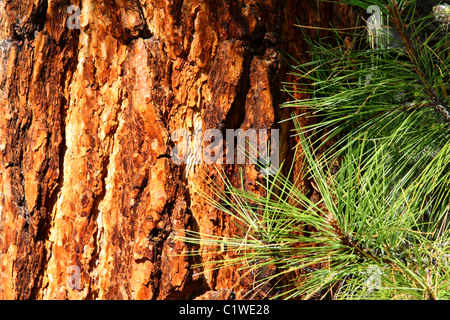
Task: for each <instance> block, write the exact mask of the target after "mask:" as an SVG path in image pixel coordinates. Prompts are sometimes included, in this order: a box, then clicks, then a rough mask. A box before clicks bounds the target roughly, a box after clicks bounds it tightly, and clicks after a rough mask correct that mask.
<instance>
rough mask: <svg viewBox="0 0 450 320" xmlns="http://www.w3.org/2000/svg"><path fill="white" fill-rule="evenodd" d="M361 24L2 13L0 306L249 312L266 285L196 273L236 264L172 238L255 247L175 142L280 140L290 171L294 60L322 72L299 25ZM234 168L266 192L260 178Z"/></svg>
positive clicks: (192, 13)
mask: <svg viewBox="0 0 450 320" xmlns="http://www.w3.org/2000/svg"><path fill="white" fill-rule="evenodd" d="M71 5H73V6H75V7H74V8H76V7H79V8H80V9H81V11H80V14H79V18H80V21H79V24H77V22H78V21H77V20H76V17H77V13H76V11H69V13H68V11H67V9H68V7H69V6H71ZM74 12H75V13H74ZM354 20H355V16H354V14H353V12H352V11H351V9H350V8H348V7H346V6H343V5H339V4H330V3H320V4H319V3H317V2H316V1H304V0H302V1H296V0H240V1H228V0H227V1H200V0H191V1H187V0H186V1H183V0H146V1H145V0H141V1H137V0H123V1H112V0H109V1H102V2H101V3H100V1H92V0H82V1H80V0H73V1H68V0H61V1H53V0H49V1H43V0H34V1H31V0H21V1H18V0H0V48H1V52H0V64H1V65H0V90H1V91H0V110H1V111H0V114H1V116H0V181H1V183H0V272H1V273H0V298H1V299H193V298H196V297H198V298H203V299H208V298H209V299H211V298H213V299H226V298H229V297H230V296H231V292H234V293H235V296H236V298H238V299H243V298H248V296H246V295H245V294H246V293H247V292H249V291H250V290H251V288H252V283H253V280H254V279H253V276H252V275H246V274H244V272H242V271H238V270H237V268H222V269H219V270H215V269H214V265H208V266H204V267H196V268H194V267H193V266H195V265H196V264H198V263H200V262H202V263H204V262H207V261H215V260H217V259H228V258H230V257H229V256H226V255H225V254H221V253H220V251H211V250H210V249H203V248H195V247H193V246H191V245H188V244H186V243H183V242H181V241H174V240H173V239H172V237H171V236H173V235H176V234H178V235H180V234H182V232H183V231H182V230H185V229H191V230H197V231H200V232H203V233H207V234H215V235H223V236H229V237H232V236H233V235H234V234H236V233H237V232H240V231H239V229H238V228H237V227H236V226H235V225H234V224H233V222H232V220H231V218H230V217H229V216H226V215H224V214H223V213H221V212H220V211H218V210H216V209H214V208H212V207H211V206H209V205H208V204H207V203H206V201H205V200H204V198H202V197H201V196H200V195H199V193H198V190H197V189H196V188H200V189H201V190H203V191H204V192H207V193H210V190H209V185H208V183H207V182H206V179H205V178H206V177H207V176H210V177H212V179H213V180H215V181H216V182H217V183H218V184H219V185H221V180H220V179H219V177H218V175H217V171H216V169H215V168H214V166H212V165H206V164H201V165H196V166H193V167H192V168H191V169H190V170H187V168H186V165H177V164H175V163H174V162H173V161H172V158H171V152H172V149H173V147H174V143H173V141H172V140H171V133H172V132H174V131H175V130H177V129H182V128H185V129H186V130H189V132H192V130H193V124H194V120H195V119H198V118H200V119H201V120H202V130H206V129H211V128H212V129H219V130H221V131H222V132H224V131H225V130H226V129H243V130H247V129H250V128H253V129H266V128H268V129H270V128H279V129H280V143H279V148H280V161H283V160H284V159H285V160H286V161H288V162H289V161H291V160H292V159H291V154H292V151H291V148H292V147H293V146H294V145H295V143H296V142H295V139H291V138H290V135H291V132H290V130H291V129H292V127H291V125H290V124H289V123H286V124H284V125H282V126H280V125H279V124H278V122H279V120H282V119H285V118H287V117H288V115H289V113H290V112H291V111H294V110H285V109H280V108H279V105H280V104H281V103H282V102H284V101H286V100H287V99H288V97H287V96H286V95H285V94H283V93H282V92H281V89H282V81H292V80H293V79H292V78H291V77H290V76H288V75H287V74H286V72H287V70H288V68H287V66H286V63H285V62H284V60H283V59H282V57H281V56H280V52H283V51H284V52H287V53H289V54H291V55H293V56H295V57H296V58H298V59H299V61H305V60H306V59H307V53H306V47H305V41H304V39H303V38H302V33H301V30H300V28H298V27H294V24H296V23H297V22H298V23H299V24H303V25H308V26H322V27H329V26H330V24H333V25H334V26H335V27H338V28H339V27H344V26H348V25H352V24H353V22H354ZM307 32H310V31H309V30H307ZM223 167H224V169H225V170H226V172H227V175H228V176H229V177H230V179H231V180H232V181H233V182H238V180H239V177H238V176H237V174H238V172H239V171H238V170H239V168H241V169H242V172H243V177H244V184H245V187H246V188H248V189H249V190H254V191H255V192H261V191H260V190H258V189H257V186H256V184H255V181H257V180H258V179H261V176H260V174H259V172H258V171H257V170H256V169H255V166H253V165H224V166H223ZM296 168H297V169H296V174H297V175H301V174H302V172H301V170H300V168H301V159H300V160H299V161H298V162H297V163H296ZM302 181H303V180H302ZM302 183H305V186H307V185H306V183H307V182H306V181H303V182H302ZM194 249H201V252H202V253H201V255H200V256H199V257H193V256H190V255H188V253H189V252H190V251H191V250H194ZM269 272H270V271H269ZM264 294H265V292H264V290H263V291H262V292H260V293H259V295H257V296H255V297H254V298H262V297H264Z"/></svg>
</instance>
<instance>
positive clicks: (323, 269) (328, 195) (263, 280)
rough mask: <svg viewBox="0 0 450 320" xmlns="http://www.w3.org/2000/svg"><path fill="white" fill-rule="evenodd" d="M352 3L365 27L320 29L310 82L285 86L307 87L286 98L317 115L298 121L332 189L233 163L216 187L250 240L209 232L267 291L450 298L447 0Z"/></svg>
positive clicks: (305, 74) (306, 78) (307, 70)
mask: <svg viewBox="0 0 450 320" xmlns="http://www.w3.org/2000/svg"><path fill="white" fill-rule="evenodd" d="M346 2H348V3H349V4H351V5H355V6H360V7H361V8H362V9H364V10H368V13H369V14H371V17H369V18H370V20H368V24H367V28H358V27H355V29H354V30H353V32H352V34H351V39H352V41H351V42H349V41H348V39H349V37H346V34H344V33H343V32H342V30H335V31H334V33H333V39H332V41H330V40H329V39H323V38H315V39H313V38H308V41H309V42H308V43H309V47H310V53H311V61H310V62H308V63H303V64H295V65H292V70H293V73H294V74H295V75H296V76H297V80H298V83H296V84H295V85H294V84H292V83H286V84H285V89H286V91H287V92H288V93H291V94H292V93H294V92H297V93H298V92H300V93H301V94H302V96H306V97H307V98H302V99H295V98H294V95H292V97H293V99H292V101H290V102H286V103H285V104H284V107H289V108H299V107H301V108H306V110H307V114H306V115H307V116H308V117H314V118H315V120H316V121H315V124H313V125H308V126H306V127H304V126H303V127H302V126H301V125H300V121H299V117H300V116H305V115H304V114H302V115H300V116H299V115H294V114H293V116H292V118H291V119H290V120H292V121H294V123H295V124H296V129H297V130H296V134H297V135H298V136H299V138H300V139H299V140H300V143H299V145H298V146H297V148H296V154H297V155H300V154H302V155H303V156H305V157H306V159H307V163H308V168H307V170H308V171H307V172H308V175H309V179H310V180H311V181H312V184H313V185H314V186H315V188H316V189H317V191H318V192H319V194H320V198H321V200H320V201H318V202H317V201H313V200H311V198H310V197H308V196H307V195H308V192H307V190H300V189H299V188H298V187H297V185H298V184H297V183H296V181H291V179H290V175H289V174H288V175H286V176H284V175H282V173H281V172H282V169H281V168H280V170H279V171H278V172H277V173H275V174H274V175H272V176H270V177H268V178H267V179H266V181H265V185H264V186H263V187H264V188H265V191H266V194H265V196H264V197H262V196H259V195H256V194H253V193H251V192H249V191H246V190H245V189H244V186H243V185H242V186H241V187H240V188H237V187H235V186H232V185H231V183H229V182H228V180H227V177H226V175H225V174H224V173H222V178H223V180H224V181H225V182H227V190H226V192H224V193H223V192H221V191H219V190H218V189H217V188H213V189H212V190H213V194H214V196H213V197H209V196H208V195H206V194H205V197H207V198H208V200H210V202H211V204H212V205H214V206H216V207H217V208H219V209H221V210H222V211H224V212H226V213H228V214H230V215H232V216H234V217H235V219H236V221H238V223H239V225H240V226H241V227H242V228H243V231H244V234H245V237H243V238H238V237H236V238H233V239H230V238H222V237H216V236H214V235H202V237H203V240H202V245H214V246H219V247H221V248H222V250H228V251H230V252H233V253H234V257H235V258H234V259H227V260H224V261H222V263H223V264H230V263H231V264H239V265H242V268H245V269H247V270H248V272H253V273H254V274H256V275H259V277H258V276H255V291H257V290H259V289H260V288H262V287H263V286H266V285H267V284H270V285H271V286H272V288H273V290H274V292H276V295H275V297H282V298H303V299H310V298H316V299H320V298H332V299H448V298H450V274H449V258H450V230H449V222H448V215H449V213H450V188H449V181H450V107H449V102H450V97H449V93H450V85H449V79H450V70H449V68H450V56H449V45H448V44H449V33H448V28H449V27H448V21H449V20H448V19H447V18H448V17H450V14H449V13H447V12H446V10H447V9H448V7H446V6H445V5H441V6H439V7H434V9H433V11H432V12H431V14H430V15H427V16H423V15H421V14H420V12H418V11H416V10H417V8H418V5H417V4H416V2H415V1H402V0H400V1H370V2H369V1H362V0H361V1H358V0H347V1H346ZM430 9H431V8H430ZM373 15H376V16H373ZM366 29H367V30H366ZM347 36H348V35H347ZM305 37H306V35H305ZM299 83H300V84H301V86H299ZM330 142H333V146H332V147H331V148H326V151H323V150H324V149H325V148H324V146H325V145H327V144H329V143H330ZM188 235H189V236H188V237H185V238H182V240H184V241H190V242H196V243H197V242H198V241H199V240H198V239H199V238H198V235H197V234H195V233H194V232H190V233H188ZM205 239H207V240H205ZM194 254H195V253H194ZM268 267H272V268H276V272H272V273H269V275H267V273H264V272H263V271H264V270H265V269H266V268H268Z"/></svg>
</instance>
